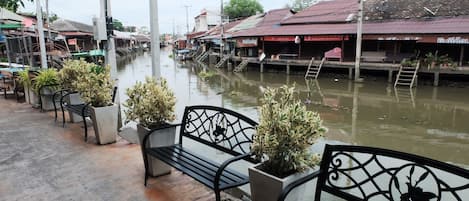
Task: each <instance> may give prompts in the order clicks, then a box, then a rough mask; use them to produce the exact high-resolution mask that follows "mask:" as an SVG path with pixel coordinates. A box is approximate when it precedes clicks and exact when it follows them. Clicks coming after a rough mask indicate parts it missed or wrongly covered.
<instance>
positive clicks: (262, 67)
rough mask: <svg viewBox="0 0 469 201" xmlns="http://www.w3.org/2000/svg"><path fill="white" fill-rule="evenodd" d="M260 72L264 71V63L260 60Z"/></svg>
mask: <svg viewBox="0 0 469 201" xmlns="http://www.w3.org/2000/svg"><path fill="white" fill-rule="evenodd" d="M261 73H264V63H262V62H261Z"/></svg>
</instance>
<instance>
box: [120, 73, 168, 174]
mask: <svg viewBox="0 0 469 201" xmlns="http://www.w3.org/2000/svg"><path fill="white" fill-rule="evenodd" d="M126 94H127V96H128V97H129V98H128V99H127V100H126V101H125V103H124V107H125V108H126V109H125V110H124V112H125V116H126V123H128V122H129V121H135V122H137V132H138V136H139V142H140V145H141V146H143V145H142V141H143V138H144V137H145V136H146V135H148V134H149V133H150V132H151V131H152V130H154V129H158V128H162V127H164V126H167V125H168V124H169V123H168V122H170V121H173V120H174V119H175V115H174V108H175V105H176V97H175V96H174V93H173V92H172V91H171V89H170V88H169V87H168V84H167V82H166V80H165V79H160V80H156V79H153V78H151V77H147V78H146V79H145V82H144V83H142V82H137V83H136V84H135V86H133V87H132V88H129V89H127V91H126ZM175 129H176V128H175V127H169V128H166V129H158V130H156V131H154V132H156V133H154V134H152V136H151V137H150V140H149V144H147V146H148V147H160V146H170V145H172V144H174V140H175V134H176V130H175ZM142 154H143V153H142ZM142 156H143V155H142ZM148 158H149V170H150V171H149V173H150V175H153V176H159V175H162V174H167V173H169V172H170V167H169V166H167V165H166V164H165V163H163V162H161V161H159V160H157V159H153V158H151V157H148Z"/></svg>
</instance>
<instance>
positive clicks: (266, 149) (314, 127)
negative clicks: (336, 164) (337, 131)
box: [252, 86, 327, 178]
mask: <svg viewBox="0 0 469 201" xmlns="http://www.w3.org/2000/svg"><path fill="white" fill-rule="evenodd" d="M294 90H295V88H294V87H288V86H283V87H281V88H277V89H272V88H268V89H266V91H265V93H264V97H263V100H262V106H261V107H260V123H259V125H258V127H257V134H256V136H254V143H253V146H252V150H253V152H254V154H255V155H256V157H257V158H258V159H259V160H260V159H264V163H263V165H262V166H261V167H260V168H261V170H263V171H265V172H267V173H269V174H272V175H275V176H277V177H281V178H283V177H286V176H288V175H290V174H293V173H296V172H303V171H305V170H306V169H308V168H310V167H314V166H315V165H316V164H318V163H319V161H320V156H319V155H317V154H313V153H311V152H310V147H311V146H312V145H313V144H315V143H316V141H317V140H318V139H319V138H320V137H322V136H323V134H324V133H325V132H326V131H327V129H326V128H325V127H323V126H322V120H321V118H320V116H319V114H318V113H316V112H312V111H308V110H307V109H306V106H305V105H304V104H303V103H302V102H301V101H300V100H299V99H298V98H297V97H295V93H294Z"/></svg>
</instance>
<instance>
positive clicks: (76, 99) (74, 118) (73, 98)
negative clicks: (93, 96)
mask: <svg viewBox="0 0 469 201" xmlns="http://www.w3.org/2000/svg"><path fill="white" fill-rule="evenodd" d="M65 98H66V100H65V101H67V104H69V105H79V104H84V103H85V102H84V101H83V100H81V96H80V94H79V93H73V94H70V95H69V96H67V97H65ZM68 115H69V117H70V122H72V123H78V122H82V121H83V118H82V117H81V116H80V115H77V114H74V113H71V112H69V113H68Z"/></svg>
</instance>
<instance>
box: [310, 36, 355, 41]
mask: <svg viewBox="0 0 469 201" xmlns="http://www.w3.org/2000/svg"><path fill="white" fill-rule="evenodd" d="M342 40H345V41H346V40H349V37H348V36H327V35H317V36H305V38H304V41H307V42H320V41H342Z"/></svg>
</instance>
